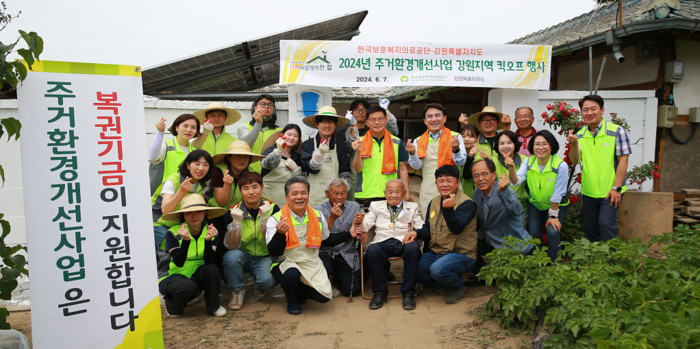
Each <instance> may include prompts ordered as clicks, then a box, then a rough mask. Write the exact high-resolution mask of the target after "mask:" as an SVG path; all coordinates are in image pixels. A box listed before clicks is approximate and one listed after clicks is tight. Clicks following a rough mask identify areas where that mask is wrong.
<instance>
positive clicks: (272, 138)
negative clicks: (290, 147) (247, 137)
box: [262, 129, 301, 154]
mask: <svg viewBox="0 0 700 349" xmlns="http://www.w3.org/2000/svg"><path fill="white" fill-rule="evenodd" d="M295 131H296V129H295ZM280 135H282V131H277V132H275V133H273V134H271V135H270V136H269V137H267V140H265V143H263V146H262V151H263V152H265V150H267V148H269V147H271V146H273V145H274V146H275V147H277V138H280ZM299 143H301V135H299ZM295 148H296V150H295V151H296V152H297V153H299V154H301V147H300V146H297V147H295Z"/></svg>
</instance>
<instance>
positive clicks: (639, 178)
mask: <svg viewBox="0 0 700 349" xmlns="http://www.w3.org/2000/svg"><path fill="white" fill-rule="evenodd" d="M658 170H659V166H657V165H656V163H654V162H653V161H649V162H647V163H646V164H644V165H642V166H634V167H632V170H630V171H627V179H629V180H630V183H633V184H642V183H644V182H646V181H647V179H652V178H653V179H659V178H661V173H659V172H657V171H658Z"/></svg>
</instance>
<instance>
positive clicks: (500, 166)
mask: <svg viewBox="0 0 700 349" xmlns="http://www.w3.org/2000/svg"><path fill="white" fill-rule="evenodd" d="M494 153H495V154H496V156H497V157H496V158H495V159H496V160H495V161H494V162H495V163H496V175H497V176H498V177H499V178H500V177H501V175H502V174H505V175H506V177H508V178H510V176H509V173H510V172H509V170H508V166H506V164H505V163H504V162H503V156H502V155H500V154H498V153H496V152H494ZM526 161H527V157H526V156H525V155H523V154H520V153H515V158H514V159H513V162H514V163H515V172H518V169H519V168H520V166H522V164H523V163H525V162H526ZM508 181H509V182H510V179H509V180H508ZM510 187H511V188H513V191H515V195H516V196H517V197H518V201H520V204H521V205H522V206H523V211H527V201H528V199H529V198H530V195H529V194H528V192H527V190H528V189H527V186H526V185H525V183H520V184H519V185H513V184H511V185H510Z"/></svg>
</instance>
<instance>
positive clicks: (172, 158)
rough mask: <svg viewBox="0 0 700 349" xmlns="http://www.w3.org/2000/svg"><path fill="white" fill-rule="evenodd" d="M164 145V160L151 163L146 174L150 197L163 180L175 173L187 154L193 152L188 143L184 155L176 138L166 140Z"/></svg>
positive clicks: (193, 148)
mask: <svg viewBox="0 0 700 349" xmlns="http://www.w3.org/2000/svg"><path fill="white" fill-rule="evenodd" d="M165 145H166V153H165V160H163V161H161V162H159V163H157V164H154V163H151V165H150V166H149V171H148V172H149V177H150V179H151V195H153V193H155V191H156V188H158V186H159V185H161V184H163V182H164V181H163V178H168V176H170V175H171V174H173V173H175V172H177V171H178V170H179V167H180V164H182V162H183V161H185V158H186V157H187V154H189V153H191V152H192V151H193V150H195V147H193V146H192V144H189V143H188V145H187V147H188V149H189V150H188V152H187V154H186V153H185V152H184V151H182V148H181V146H180V144H178V143H177V139H176V138H173V139H168V140H167V141H165Z"/></svg>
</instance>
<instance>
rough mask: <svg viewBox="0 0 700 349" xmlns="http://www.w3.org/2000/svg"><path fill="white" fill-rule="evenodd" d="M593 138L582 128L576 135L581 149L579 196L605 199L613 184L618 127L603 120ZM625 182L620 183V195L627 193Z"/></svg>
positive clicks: (615, 168) (588, 131) (587, 130)
mask: <svg viewBox="0 0 700 349" xmlns="http://www.w3.org/2000/svg"><path fill="white" fill-rule="evenodd" d="M601 123H602V125H601V127H600V131H598V134H597V135H596V137H595V138H593V134H591V131H590V130H589V129H588V127H584V128H583V129H581V130H580V131H579V132H577V133H576V137H577V138H578V144H579V147H580V149H581V172H582V175H581V194H583V195H586V196H588V197H591V198H597V199H599V198H605V197H606V196H608V194H609V193H610V190H611V189H612V187H613V185H614V184H615V171H616V170H617V164H618V161H617V156H615V137H616V136H617V128H618V127H620V126H618V125H615V124H613V123H609V122H607V121H605V119H603V120H602V121H601ZM626 182H627V180H626V179H625V180H624V181H623V182H622V191H621V192H622V193H624V192H625V191H627V185H626Z"/></svg>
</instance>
